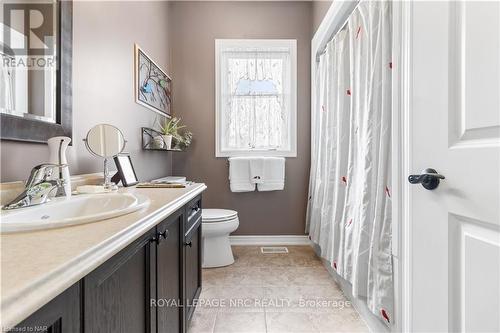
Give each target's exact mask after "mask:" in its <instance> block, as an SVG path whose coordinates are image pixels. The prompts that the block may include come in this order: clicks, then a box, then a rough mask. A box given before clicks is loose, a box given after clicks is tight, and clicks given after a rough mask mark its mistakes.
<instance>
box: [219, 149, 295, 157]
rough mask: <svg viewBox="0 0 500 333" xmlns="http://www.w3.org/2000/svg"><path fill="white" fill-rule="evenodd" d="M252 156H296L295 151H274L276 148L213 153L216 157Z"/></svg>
mask: <svg viewBox="0 0 500 333" xmlns="http://www.w3.org/2000/svg"><path fill="white" fill-rule="evenodd" d="M245 156H247V157H252V156H269V157H297V152H296V151H276V150H252V151H222V152H221V151H218V152H216V153H215V157H217V158H228V157H245Z"/></svg>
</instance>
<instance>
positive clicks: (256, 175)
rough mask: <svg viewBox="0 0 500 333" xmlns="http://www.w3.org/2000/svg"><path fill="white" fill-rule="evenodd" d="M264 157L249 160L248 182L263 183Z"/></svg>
mask: <svg viewBox="0 0 500 333" xmlns="http://www.w3.org/2000/svg"><path fill="white" fill-rule="evenodd" d="M264 159H265V158H264V157H252V158H250V181H251V182H252V183H254V184H262V183H264Z"/></svg>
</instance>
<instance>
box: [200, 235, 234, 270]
mask: <svg viewBox="0 0 500 333" xmlns="http://www.w3.org/2000/svg"><path fill="white" fill-rule="evenodd" d="M202 243H203V263H202V267H203V268H214V267H222V266H228V265H231V264H232V263H234V257H233V251H232V250H231V244H230V243H229V235H228V234H225V235H221V236H210V237H203V241H202Z"/></svg>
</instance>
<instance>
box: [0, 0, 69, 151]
mask: <svg viewBox="0 0 500 333" xmlns="http://www.w3.org/2000/svg"><path fill="white" fill-rule="evenodd" d="M58 5H59V36H58V40H59V45H60V47H59V51H58V54H57V59H58V61H59V68H58V70H57V72H56V85H57V87H56V122H55V123H48V122H44V121H41V120H35V119H26V118H21V117H17V116H13V115H9V114H4V113H2V114H0V116H1V118H0V123H1V131H0V135H1V137H0V139H2V140H13V141H23V142H37V143H47V140H48V139H49V138H51V137H53V136H68V137H70V138H72V135H73V93H72V63H73V2H72V0H61V1H59V2H58Z"/></svg>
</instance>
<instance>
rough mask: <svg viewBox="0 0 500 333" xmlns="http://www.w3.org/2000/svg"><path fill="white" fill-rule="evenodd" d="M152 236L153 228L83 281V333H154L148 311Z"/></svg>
mask: <svg viewBox="0 0 500 333" xmlns="http://www.w3.org/2000/svg"><path fill="white" fill-rule="evenodd" d="M155 233H156V230H155V228H153V229H152V230H151V231H150V232H147V233H146V234H145V235H143V236H141V237H140V238H139V239H137V240H136V241H134V242H133V243H132V244H130V245H129V246H127V247H126V248H125V249H124V250H122V251H121V252H120V253H118V254H116V255H115V256H113V257H112V258H111V259H109V260H108V261H106V262H105V263H104V264H102V265H101V266H100V267H98V268H97V269H95V270H94V271H93V272H91V273H90V274H89V275H87V276H86V277H85V278H84V279H83V283H84V288H83V290H84V328H85V333H102V332H107V333H113V332H116V333H126V332H130V333H140V332H152V331H156V329H155V327H154V326H152V325H154V322H155V319H154V318H151V311H149V309H150V299H151V296H152V295H151V290H154V287H152V284H154V280H153V279H154V275H155V272H154V269H155V265H154V251H155V246H156V243H154V242H152V239H153V238H154V236H155ZM151 269H152V271H151ZM152 281H153V282H152Z"/></svg>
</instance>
